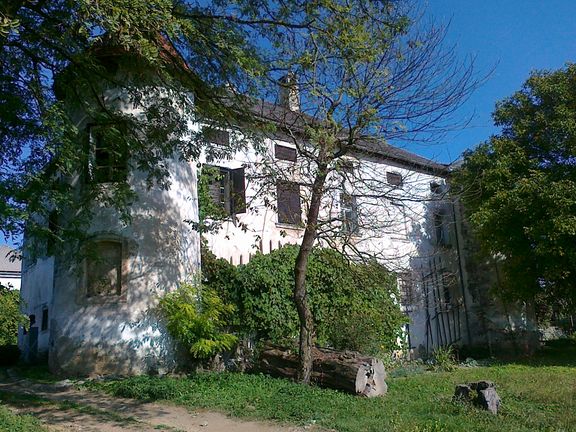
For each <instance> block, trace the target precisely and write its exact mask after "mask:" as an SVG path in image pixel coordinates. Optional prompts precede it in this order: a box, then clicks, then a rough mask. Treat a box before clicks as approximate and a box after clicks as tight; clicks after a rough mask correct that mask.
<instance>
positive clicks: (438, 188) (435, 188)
mask: <svg viewBox="0 0 576 432" xmlns="http://www.w3.org/2000/svg"><path fill="white" fill-rule="evenodd" d="M430 191H431V192H432V193H435V194H439V193H441V192H442V185H441V184H440V183H437V182H435V181H433V182H431V183H430Z"/></svg>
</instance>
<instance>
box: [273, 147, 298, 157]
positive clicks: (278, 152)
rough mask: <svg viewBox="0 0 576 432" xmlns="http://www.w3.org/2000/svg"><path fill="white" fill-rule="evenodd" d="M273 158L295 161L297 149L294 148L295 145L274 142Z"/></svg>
mask: <svg viewBox="0 0 576 432" xmlns="http://www.w3.org/2000/svg"><path fill="white" fill-rule="evenodd" d="M292 154H293V156H292ZM274 158H276V159H278V160H281V161H286V162H297V161H298V151H297V150H296V147H289V146H286V145H282V144H278V143H274Z"/></svg>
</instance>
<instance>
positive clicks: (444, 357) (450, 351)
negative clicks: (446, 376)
mask: <svg viewBox="0 0 576 432" xmlns="http://www.w3.org/2000/svg"><path fill="white" fill-rule="evenodd" d="M432 359H433V361H434V363H433V365H434V369H435V370H437V371H442V372H452V371H454V370H456V367H457V365H456V356H455V354H454V348H453V347H452V345H448V346H447V347H438V348H436V349H435V350H434V353H433V354H432Z"/></svg>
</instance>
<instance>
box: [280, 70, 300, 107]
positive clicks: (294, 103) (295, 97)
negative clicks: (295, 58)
mask: <svg viewBox="0 0 576 432" xmlns="http://www.w3.org/2000/svg"><path fill="white" fill-rule="evenodd" d="M279 86H280V105H281V106H283V107H284V108H287V109H289V110H290V111H300V92H299V91H298V82H297V81H296V74H295V73H294V72H288V73H287V74H286V75H284V76H283V77H282V78H280V81H279Z"/></svg>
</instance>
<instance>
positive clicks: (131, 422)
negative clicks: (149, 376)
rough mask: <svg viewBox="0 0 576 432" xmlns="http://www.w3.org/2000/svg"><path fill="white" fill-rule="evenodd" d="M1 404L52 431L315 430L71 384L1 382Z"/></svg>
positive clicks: (282, 431)
mask: <svg viewBox="0 0 576 432" xmlns="http://www.w3.org/2000/svg"><path fill="white" fill-rule="evenodd" d="M0 402H2V403H3V404H5V405H6V406H8V407H9V408H10V409H12V410H13V411H15V412H18V413H22V414H31V415H33V416H35V417H37V418H38V419H39V420H40V421H41V422H42V423H43V424H45V425H46V426H47V427H48V428H49V430H51V431H82V432H92V431H94V432H119V431H139V432H152V431H154V432H157V431H173V432H181V431H186V432H253V431H258V432H303V431H319V428H317V427H315V426H314V425H309V426H302V427H300V426H287V425H281V424H274V423H266V422H258V421H244V420H239V419H234V418H230V417H227V416H226V415H224V414H221V413H218V412H212V411H205V410H197V411H189V410H187V409H186V408H183V407H178V406H174V405H170V404H167V403H166V404H164V403H146V402H140V401H135V400H132V399H121V398H114V397H111V396H108V395H104V394H100V393H94V392H89V391H86V390H78V389H76V388H75V387H74V386H73V385H72V384H71V383H68V382H66V381H65V382H61V383H55V384H39V383H35V382H32V381H30V380H25V379H22V380H4V381H2V382H0Z"/></svg>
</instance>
